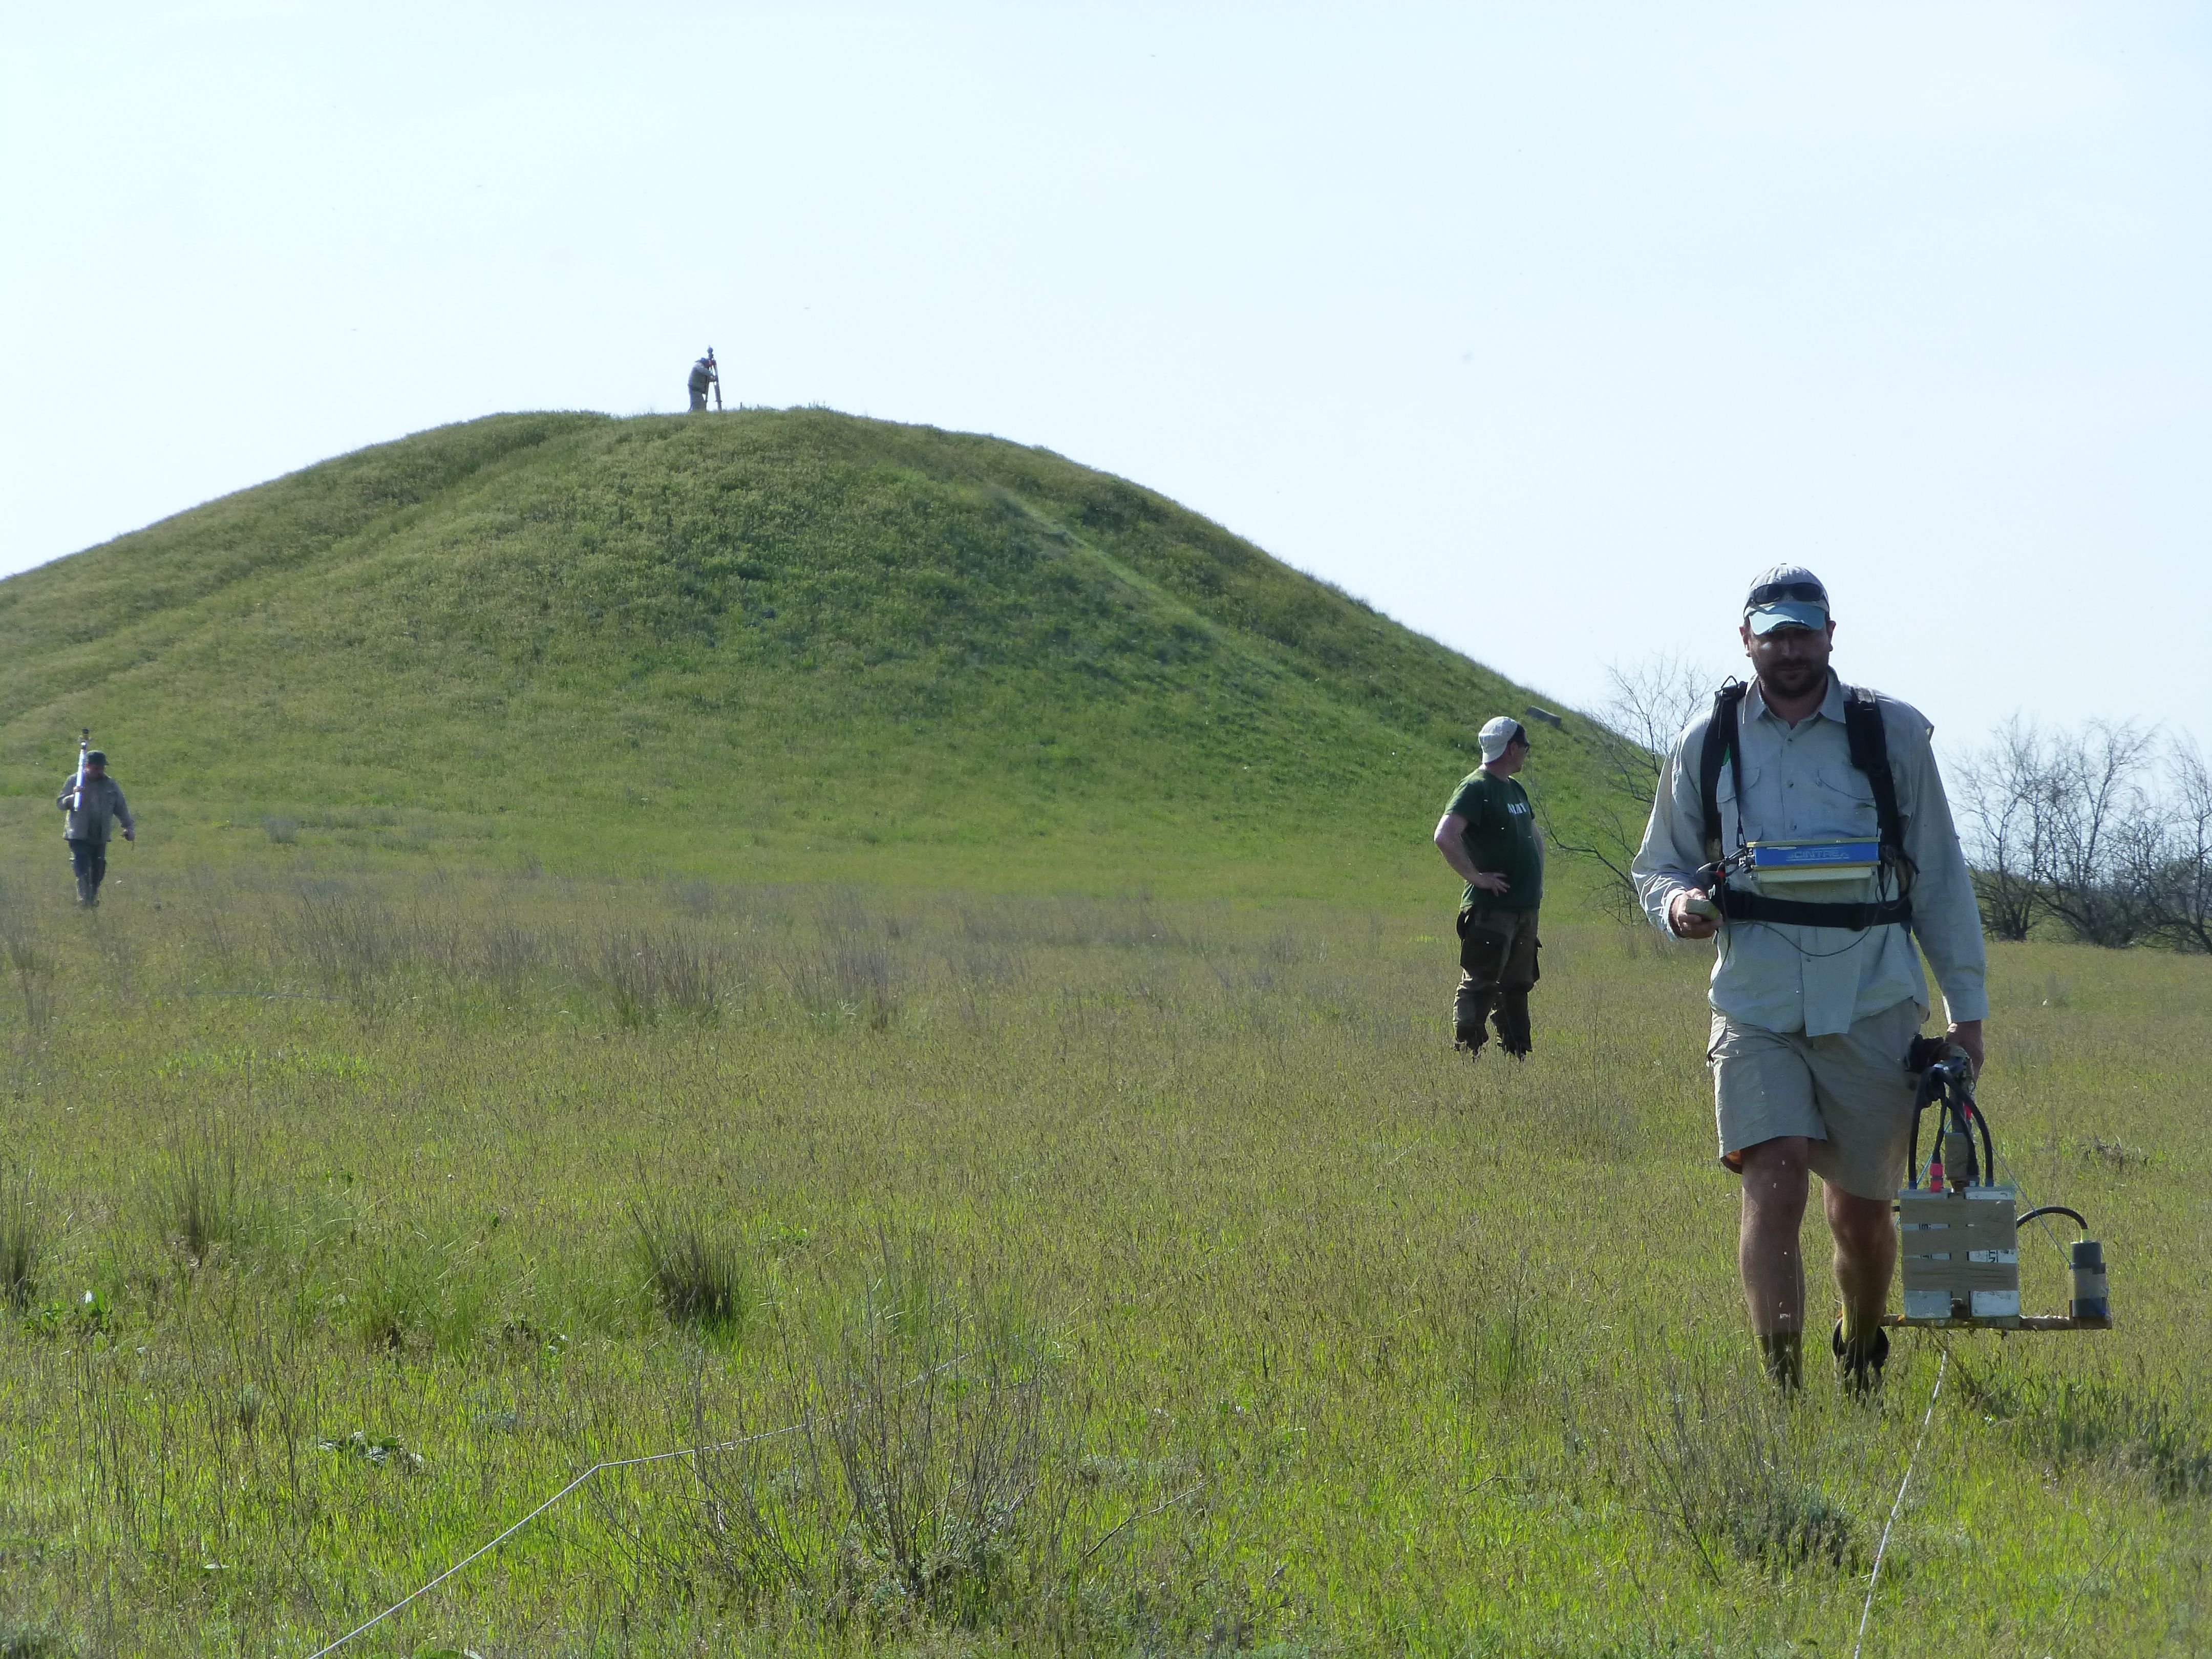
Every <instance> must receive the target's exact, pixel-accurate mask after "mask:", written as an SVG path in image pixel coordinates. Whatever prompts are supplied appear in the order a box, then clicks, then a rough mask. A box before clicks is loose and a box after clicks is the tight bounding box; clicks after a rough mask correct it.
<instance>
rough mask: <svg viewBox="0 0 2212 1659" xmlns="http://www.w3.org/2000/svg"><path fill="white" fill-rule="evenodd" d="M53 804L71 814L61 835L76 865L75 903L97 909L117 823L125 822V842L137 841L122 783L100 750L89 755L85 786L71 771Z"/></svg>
mask: <svg viewBox="0 0 2212 1659" xmlns="http://www.w3.org/2000/svg"><path fill="white" fill-rule="evenodd" d="M54 805H57V806H58V807H60V808H61V809H62V811H64V812H66V813H68V814H69V817H66V818H64V820H63V821H62V834H63V836H65V837H66V838H67V839H68V842H69V849H70V863H71V864H72V865H74V866H76V902H78V903H79V904H81V905H82V906H83V907H84V908H86V909H88V910H93V909H97V908H99V906H100V883H101V882H102V881H103V880H104V879H106V875H107V843H108V841H109V839H110V837H111V836H113V834H114V833H115V825H116V824H117V823H121V824H122V826H123V839H124V840H125V841H135V840H137V836H138V826H137V823H136V822H135V821H134V820H133V819H132V818H131V805H130V803H129V802H127V801H125V799H123V788H122V786H121V785H119V784H118V783H117V782H116V781H115V780H114V779H113V778H111V777H109V776H108V775H107V757H106V755H104V754H102V753H101V752H100V750H97V749H95V750H93V751H92V752H91V753H90V754H88V755H87V756H86V757H84V783H83V787H82V788H80V787H78V784H77V776H76V773H74V772H72V773H70V778H69V781H68V782H67V783H64V785H63V786H62V793H60V794H59V795H58V796H57V797H56V798H55V800H54Z"/></svg>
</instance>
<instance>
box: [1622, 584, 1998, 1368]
mask: <svg viewBox="0 0 2212 1659" xmlns="http://www.w3.org/2000/svg"><path fill="white" fill-rule="evenodd" d="M1737 632H1738V635H1739V637H1740V638H1741V641H1742V645H1743V649H1744V653H1745V654H1746V655H1747V657H1748V658H1749V659H1751V665H1752V670H1753V675H1754V677H1755V678H1754V683H1753V684H1752V685H1751V686H1750V687H1748V688H1745V687H1741V686H1737V685H1735V683H1734V682H1730V685H1729V687H1727V688H1723V690H1722V692H1721V694H1720V696H1718V697H1717V698H1716V700H1715V702H1714V706H1713V709H1712V711H1711V713H1709V714H1705V715H1703V716H1701V717H1700V718H1699V719H1698V720H1693V721H1692V722H1691V724H1690V726H1689V727H1688V729H1687V730H1686V731H1685V732H1683V733H1682V735H1681V737H1680V738H1679V739H1678V740H1677V741H1676V743H1675V744H1674V750H1673V752H1672V753H1671V754H1670V755H1669V756H1668V759H1667V764H1666V769H1665V771H1664V773H1663V774H1662V777H1661V780H1660V783H1659V791H1658V798H1657V799H1656V801H1654V802H1653V804H1652V808H1651V821H1650V825H1649V827H1648V828H1647V829H1645V831H1644V845H1643V848H1642V849H1641V850H1640V851H1639V852H1638V854H1637V856H1636V860H1635V864H1634V866H1633V871H1634V874H1635V878H1636V886H1637V892H1638V896H1640V897H1641V899H1642V900H1643V903H1644V910H1645V912H1646V914H1647V915H1650V918H1651V920H1652V921H1653V922H1654V923H1655V924H1656V925H1657V926H1658V927H1662V928H1663V929H1665V930H1666V931H1667V932H1668V933H1672V934H1673V935H1674V936H1675V937H1676V938H1678V939H1711V938H1712V937H1714V935H1715V934H1716V933H1717V934H1718V935H1719V937H1720V945H1719V951H1718V959H1717V961H1716V962H1715V963H1714V966H1713V973H1712V980H1711V988H1710V992H1709V1000H1710V1001H1711V1005H1712V1023H1711V1038H1710V1042H1708V1045H1707V1048H1706V1058H1707V1060H1708V1062H1709V1064H1710V1066H1711V1071H1712V1074H1713V1098H1714V1113H1715V1118H1716V1121H1717V1124H1718V1127H1719V1131H1720V1160H1721V1163H1722V1164H1723V1166H1724V1167H1726V1168H1727V1169H1729V1170H1732V1171H1735V1173H1737V1174H1739V1175H1740V1176H1741V1177H1742V1206H1743V1207H1742V1221H1741V1235H1740V1241H1739V1245H1738V1251H1737V1271H1738V1273H1739V1275H1740V1276H1741V1279H1742V1281H1743V1293H1744V1300H1745V1304H1746V1305H1747V1308H1748V1309H1749V1310H1750V1315H1751V1328H1752V1330H1753V1334H1755V1335H1756V1337H1757V1338H1758V1340H1759V1347H1760V1350H1761V1352H1762V1353H1763V1355H1764V1357H1765V1364H1766V1367H1767V1370H1768V1372H1769V1374H1770V1375H1771V1376H1773V1378H1774V1379H1775V1381H1776V1382H1777V1383H1779V1384H1780V1385H1781V1386H1782V1387H1783V1388H1784V1389H1786V1390H1794V1389H1797V1388H1798V1387H1800V1386H1802V1378H1803V1364H1804V1362H1803V1355H1802V1329H1803V1326H1804V1316H1805V1271H1804V1262H1803V1258H1802V1255H1801V1254H1800V1249H1799V1243H1798V1234H1799V1231H1800V1228H1801V1226H1802V1223H1803V1221H1804V1216H1805V1205H1806V1200H1807V1197H1808V1180H1807V1176H1808V1171H1809V1172H1813V1173H1817V1174H1818V1175H1819V1176H1820V1180H1821V1183H1822V1187H1823V1207H1824V1209H1825V1210H1826V1214H1827V1219H1828V1228H1829V1231H1830V1232H1831V1233H1832V1234H1833V1236H1834V1238H1835V1247H1836V1249H1835V1279H1836V1290H1837V1293H1838V1297H1839V1299H1840V1300H1841V1302H1842V1304H1843V1313H1842V1316H1841V1317H1840V1318H1838V1320H1837V1321H1836V1323H1835V1327H1834V1328H1833V1329H1832V1331H1831V1332H1830V1333H1829V1339H1828V1346H1829V1350H1830V1352H1832V1354H1833V1355H1834V1357H1835V1359H1836V1364H1837V1368H1838V1374H1839V1376H1840V1377H1841V1379H1842V1381H1843V1383H1844V1386H1845V1388H1846V1389H1849V1390H1850V1391H1851V1392H1854V1393H1863V1392H1866V1391H1869V1390H1871V1389H1874V1388H1875V1387H1876V1386H1877V1385H1878V1384H1879V1383H1880V1382H1881V1367H1882V1362H1883V1360H1884V1359H1885V1358H1887V1356H1888V1352H1889V1337H1888V1334H1887V1332H1885V1331H1884V1330H1883V1329H1882V1328H1881V1317H1882V1315H1883V1312H1884V1310H1886V1309H1887V1305H1888V1301H1889V1283H1890V1279H1891V1277H1892V1275H1893V1273H1894V1272H1895V1270H1896V1266H1897V1232H1896V1230H1895V1228H1894V1227H1893V1226H1892V1225H1891V1223H1890V1200H1891V1198H1892V1196H1893V1194H1895V1193H1896V1191H1897V1189H1898V1188H1899V1187H1900V1186H1902V1185H1903V1184H1904V1181H1905V1159H1906V1156H1907V1153H1906V1144H1907V1140H1908V1138H1909V1136H1910V1133H1911V1127H1912V1098H1913V1088H1914V1081H1913V1077H1912V1074H1911V1073H1910V1072H1908V1071H1907V1070H1906V1065H1907V1060H1908V1055H1909V1054H1911V1051H1912V1048H1913V1044H1914V1040H1915V1038H1916V1037H1917V1035H1918V1033H1919V1030H1920V1024H1921V1022H1922V1021H1923V1019H1925V1018H1927V1014H1928V984H1927V981H1926V979H1925V978H1924V977H1923V975H1922V972H1921V967H1920V952H1921V951H1925V952H1926V953H1927V957H1928V961H1929V964H1930V965H1931V966H1932V967H1933V968H1934V969H1935V970H1936V979H1937V981H1938V982H1939V983H1940V984H1941V985H1942V989H1943V1000H1944V1002H1945V1004H1946V1005H1947V1006H1948V1011H1949V1019H1950V1027H1949V1031H1948V1038H1949V1041H1950V1042H1954V1043H1956V1044H1957V1045H1958V1046H1959V1047H1960V1048H1963V1049H1964V1050H1965V1051H1966V1054H1967V1055H1968V1057H1969V1058H1970V1059H1971V1060H1972V1063H1973V1065H1974V1066H1975V1068H1976V1069H1977V1070H1978V1069H1979V1068H1980V1066H1981V1064H1982V1052H1983V1051H1982V1020H1983V1017H1984V1015H1985V1014H1987V1013H1988V1012H1989V1001H1988V997H1987V994H1985V992H1984V987H1983V977H1984V951H1983V947H1982V928H1981V917H1980V915H1979V912H1978V909H1977V908H1976V906H1975V902H1974V892H1973V887H1972V883H1971V881H1970V880H1969V878H1968V876H1967V872H1966V855H1965V854H1964V852H1963V851H1962V850H1961V849H1960V845H1959V836H1958V833H1957V831H1956V830H1955V829H1954V828H1953V826H1952V823H1951V809H1950V805H1949V804H1948V802H1947V801H1946V799H1944V794H1943V781H1942V777H1941V776H1940V775H1938V773H1937V771H1936V757H1935V755H1934V753H1933V751H1932V750H1931V749H1930V748H1929V736H1930V734H1931V732H1932V728H1931V727H1930V726H1929V724H1928V722H1927V721H1926V720H1923V718H1922V717H1921V716H1920V714H1918V713H1917V711H1915V710H1914V709H1912V708H1910V707H1908V706H1907V705H1905V703H1902V702H1898V701H1897V700H1896V699H1894V698H1893V697H1887V696H1879V695H1877V694H1876V693H1874V692H1871V691H1865V690H1858V689H1856V688H1852V687H1848V686H1846V685H1844V683H1843V682H1842V681H1841V680H1839V679H1838V678H1836V676H1835V674H1834V673H1833V672H1832V671H1831V670H1830V668H1829V666H1828V657H1829V653H1830V651H1831V649H1832V647H1833V644H1834V641H1835V623H1834V622H1833V621H1832V619H1831V616H1830V611H1829V605H1828V592H1827V589H1826V587H1825V586H1823V585H1822V584H1821V582H1820V579H1819V578H1818V577H1816V576H1814V574H1813V573H1812V572H1811V571H1809V570H1807V569H1805V568H1802V566H1798V565H1778V566H1777V567H1775V568H1773V569H1771V570H1769V571H1767V572H1766V573H1765V574H1764V575H1762V576H1760V577H1759V579H1758V580H1756V581H1755V582H1753V584H1752V587H1751V592H1750V594H1749V596H1748V597H1747V599H1746V600H1745V602H1744V607H1743V616H1742V619H1741V624H1740V626H1739V628H1738V629H1737ZM1708 732H1712V733H1713V734H1714V735H1713V740H1712V742H1711V744H1708V740H1707V734H1708ZM1761 844H1765V854H1766V856H1765V858H1764V859H1763V860H1762V859H1761V858H1760V857H1759V851H1758V849H1759V847H1760V845H1761ZM1854 861H1856V862H1854ZM1723 872H1725V873H1723ZM1760 872H1767V873H1764V874H1762V873H1760ZM1808 872H1810V873H1811V875H1812V876H1813V878H1812V879H1810V880H1808V879H1807V876H1808ZM1830 872H1833V875H1834V878H1833V879H1831V878H1830ZM1916 939H1917V941H1918V945H1919V949H1918V950H1917V951H1916V950H1915V948H1914V942H1915V940H1916Z"/></svg>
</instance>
